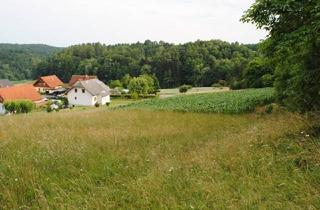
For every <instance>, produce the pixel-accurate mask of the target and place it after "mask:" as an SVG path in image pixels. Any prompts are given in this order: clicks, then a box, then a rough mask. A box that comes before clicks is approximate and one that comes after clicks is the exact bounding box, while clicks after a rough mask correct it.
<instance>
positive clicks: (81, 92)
mask: <svg viewBox="0 0 320 210" xmlns="http://www.w3.org/2000/svg"><path fill="white" fill-rule="evenodd" d="M68 101H69V104H70V105H75V106H94V105H95V104H96V103H98V104H100V105H106V104H107V103H110V95H107V96H104V97H101V96H98V95H92V94H91V93H89V92H88V91H87V90H86V89H84V88H77V87H73V88H72V89H71V90H70V91H69V92H68Z"/></svg>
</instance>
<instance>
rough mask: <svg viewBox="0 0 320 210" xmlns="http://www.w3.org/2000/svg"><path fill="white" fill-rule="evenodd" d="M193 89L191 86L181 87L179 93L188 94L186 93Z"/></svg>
mask: <svg viewBox="0 0 320 210" xmlns="http://www.w3.org/2000/svg"><path fill="white" fill-rule="evenodd" d="M191 88H192V86H191V85H181V86H180V87H179V92H180V93H186V92H188V90H190V89H191Z"/></svg>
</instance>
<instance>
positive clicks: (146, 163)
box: [0, 109, 320, 209]
mask: <svg viewBox="0 0 320 210" xmlns="http://www.w3.org/2000/svg"><path fill="white" fill-rule="evenodd" d="M310 126H312V122H310V121H307V120H306V119H305V118H304V117H302V116H299V115H295V114H290V113H286V112H275V113H273V114H271V115H261V114H243V115H223V114H201V113H179V112H177V113H176V112H167V111H161V112H159V111H144V110H109V111H108V110H106V109H89V110H81V111H80V110H79V111H74V112H58V113H31V114H29V115H17V116H7V117H2V118H0V127H1V128H2V129H1V131H0V149H1V153H0V206H1V208H2V209H48V208H50V209H319V208H320V199H319V197H320V192H319V190H320V166H319V164H320V153H319V150H318V148H319V140H320V139H317V138H316V137H315V136H313V133H311V131H309V127H310Z"/></svg>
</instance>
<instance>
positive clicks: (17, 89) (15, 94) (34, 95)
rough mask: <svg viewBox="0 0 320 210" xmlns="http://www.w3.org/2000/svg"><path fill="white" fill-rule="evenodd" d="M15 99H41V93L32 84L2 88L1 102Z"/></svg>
mask: <svg viewBox="0 0 320 210" xmlns="http://www.w3.org/2000/svg"><path fill="white" fill-rule="evenodd" d="M14 100H31V101H34V102H36V101H41V100H42V97H41V95H40V94H39V93H38V92H37V91H36V89H35V88H34V87H33V85H31V84H27V85H18V86H13V87H6V88H0V102H3V101H14Z"/></svg>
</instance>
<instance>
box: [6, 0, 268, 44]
mask: <svg viewBox="0 0 320 210" xmlns="http://www.w3.org/2000/svg"><path fill="white" fill-rule="evenodd" d="M1 1H2V2H1V8H0V25H1V26H2V27H1V29H0V42H18V43H47V44H52V45H58V46H66V45H71V44H77V43H82V42H98V41H99V42H103V43H107V44H109V43H122V42H136V41H144V40H145V39H151V40H164V41H168V42H175V43H181V42H187V41H194V40H197V39H205V40H208V39H222V40H226V41H239V42H245V43H254V42H258V41H259V40H260V39H262V38H264V36H265V33H264V32H263V31H257V30H256V29H255V28H254V26H252V25H249V24H244V23H241V22H240V21H239V19H240V17H241V15H242V14H243V12H244V10H246V9H247V8H248V7H249V6H250V5H251V4H252V3H253V0H135V1H130V0H90V1H88V0H55V1H50V0H28V1H21V0H1Z"/></svg>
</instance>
